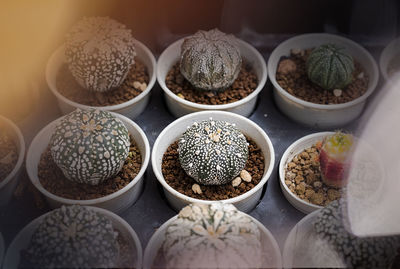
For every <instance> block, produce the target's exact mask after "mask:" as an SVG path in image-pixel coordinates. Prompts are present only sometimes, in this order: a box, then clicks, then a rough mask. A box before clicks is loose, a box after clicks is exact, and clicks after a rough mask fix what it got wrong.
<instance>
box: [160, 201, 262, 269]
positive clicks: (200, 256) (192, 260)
mask: <svg viewBox="0 0 400 269" xmlns="http://www.w3.org/2000/svg"><path fill="white" fill-rule="evenodd" d="M260 240H261V235H260V231H259V228H258V226H257V224H256V223H255V222H254V221H252V220H251V219H250V218H249V217H248V216H247V215H246V214H244V213H242V212H240V211H238V210H237V209H236V208H235V207H234V206H233V205H231V204H223V203H213V204H210V205H205V204H191V205H188V206H186V207H184V208H183V209H182V210H181V211H180V212H179V215H178V217H177V219H176V220H174V221H173V222H172V223H171V224H170V225H169V226H168V227H167V229H166V232H165V240H164V242H163V245H162V249H163V252H164V255H165V257H166V268H261V265H262V264H261V262H262V260H261V257H262V247H261V241H260Z"/></svg>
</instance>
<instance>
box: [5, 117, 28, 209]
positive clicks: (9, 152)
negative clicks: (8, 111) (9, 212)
mask: <svg viewBox="0 0 400 269" xmlns="http://www.w3.org/2000/svg"><path fill="white" fill-rule="evenodd" d="M24 158H25V141H24V137H23V136H22V133H21V131H20V129H19V128H18V127H17V126H16V125H15V124H14V123H13V122H12V121H10V120H9V119H7V118H5V117H3V116H1V115H0V207H2V206H5V205H6V204H7V203H8V202H9V201H10V199H11V197H12V194H13V192H14V190H15V188H16V186H17V184H18V178H19V174H20V172H21V167H22V163H23V161H24Z"/></svg>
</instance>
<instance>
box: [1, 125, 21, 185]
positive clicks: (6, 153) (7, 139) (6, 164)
mask: <svg viewBox="0 0 400 269" xmlns="http://www.w3.org/2000/svg"><path fill="white" fill-rule="evenodd" d="M8 132H9V130H8V129H7V127H6V126H4V125H2V124H0V182H1V181H3V180H4V179H5V178H6V177H7V176H8V175H9V174H10V173H11V171H12V170H13V169H14V167H15V165H16V164H17V161H18V149H17V145H16V144H15V143H14V141H13V139H12V137H11V136H10V135H9V133H8Z"/></svg>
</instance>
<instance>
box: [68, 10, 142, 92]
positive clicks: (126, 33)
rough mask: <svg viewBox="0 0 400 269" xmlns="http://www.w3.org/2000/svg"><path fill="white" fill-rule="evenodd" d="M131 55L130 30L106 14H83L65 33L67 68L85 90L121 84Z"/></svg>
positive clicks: (132, 46) (126, 72)
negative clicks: (86, 15)
mask: <svg viewBox="0 0 400 269" xmlns="http://www.w3.org/2000/svg"><path fill="white" fill-rule="evenodd" d="M135 56H136V51H135V46H134V38H133V37H132V35H131V31H130V30H129V29H127V28H126V26H125V25H123V24H121V23H119V22H117V21H115V20H113V19H110V18H108V17H89V18H83V19H82V20H81V21H79V22H78V23H77V24H75V25H74V26H73V27H72V29H71V30H70V31H69V33H68V34H67V36H66V42H65V57H66V61H67V63H68V67H69V70H70V71H71V73H72V75H73V76H74V77H75V79H76V81H77V82H78V83H79V84H80V85H81V86H82V87H83V88H85V89H88V90H92V91H98V92H104V91H108V90H110V89H112V88H115V87H118V86H119V85H121V83H122V82H123V81H124V80H125V77H126V75H127V74H128V72H129V70H130V68H131V66H132V65H133V64H134V62H135V61H134V57H135Z"/></svg>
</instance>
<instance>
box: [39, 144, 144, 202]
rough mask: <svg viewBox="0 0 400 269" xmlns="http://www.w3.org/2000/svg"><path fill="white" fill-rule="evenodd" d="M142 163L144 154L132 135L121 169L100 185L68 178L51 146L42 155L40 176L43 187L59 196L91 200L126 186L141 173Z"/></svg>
mask: <svg viewBox="0 0 400 269" xmlns="http://www.w3.org/2000/svg"><path fill="white" fill-rule="evenodd" d="M141 165H142V156H141V155H140V151H139V148H138V147H137V145H136V143H135V141H134V140H133V138H132V137H131V146H130V149H129V155H128V158H127V159H126V161H125V164H124V165H123V167H122V169H121V171H120V172H119V173H118V174H117V175H116V176H115V177H114V178H110V179H107V180H105V181H104V182H102V183H100V184H99V185H96V186H92V185H89V184H82V183H77V182H72V181H70V180H68V179H67V178H66V177H65V176H64V174H63V172H62V171H61V169H60V168H58V166H57V165H56V163H55V162H54V161H53V158H52V157H51V152H50V148H47V149H46V151H45V152H44V153H43V154H42V156H41V159H40V163H39V166H38V177H39V180H40V183H41V184H42V185H43V187H44V188H45V189H46V190H48V191H49V192H51V193H53V194H55V195H57V196H60V197H64V198H68V199H74V200H90V199H96V198H100V197H103V196H106V195H109V194H111V193H114V192H116V191H118V190H120V189H122V188H124V187H125V186H126V185H128V184H129V182H131V181H132V180H133V179H134V178H135V177H136V175H137V174H138V173H139V171H140V168H141Z"/></svg>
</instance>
